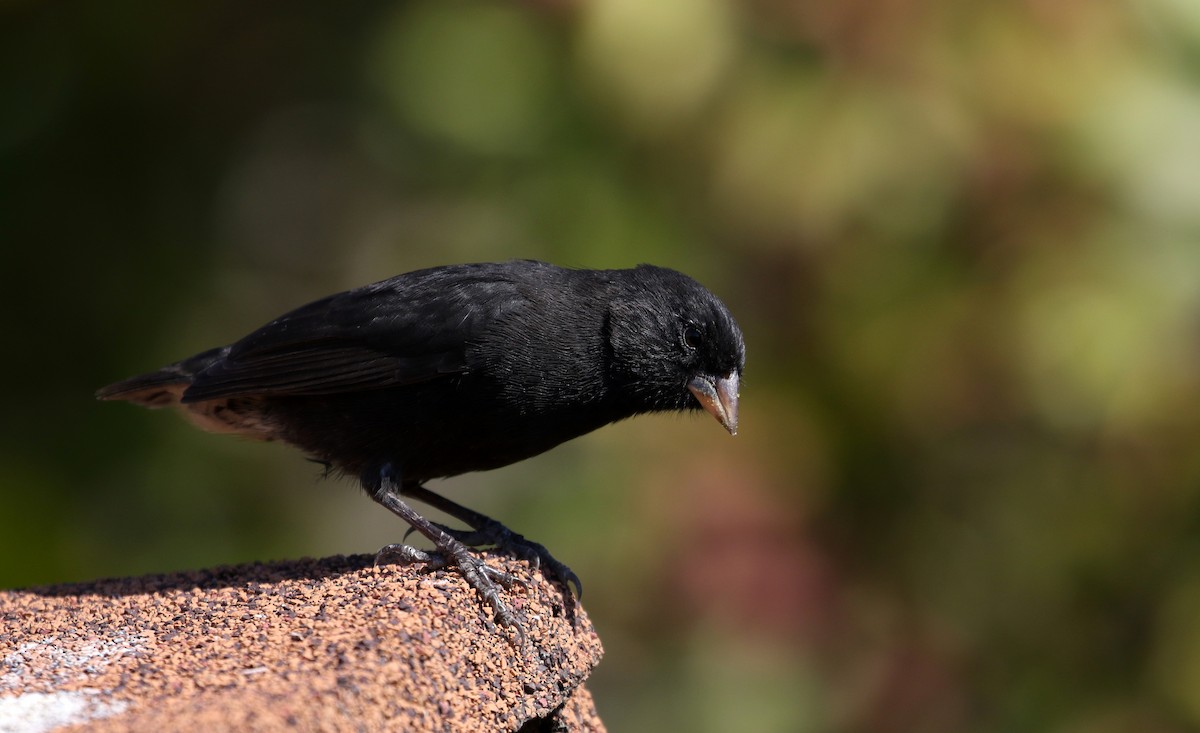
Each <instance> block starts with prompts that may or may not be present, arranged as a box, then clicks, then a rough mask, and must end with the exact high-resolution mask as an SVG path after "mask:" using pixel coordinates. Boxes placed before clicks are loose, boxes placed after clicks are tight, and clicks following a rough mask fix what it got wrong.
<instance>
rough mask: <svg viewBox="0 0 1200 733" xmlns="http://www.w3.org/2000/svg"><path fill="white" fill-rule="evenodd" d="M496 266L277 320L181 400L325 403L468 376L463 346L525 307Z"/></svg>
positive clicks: (403, 278) (349, 296)
mask: <svg viewBox="0 0 1200 733" xmlns="http://www.w3.org/2000/svg"><path fill="white" fill-rule="evenodd" d="M506 275H507V273H505V272H504V271H503V270H502V269H501V268H498V267H496V266H479V265H473V266H462V267H456V268H436V269H434V270H423V271H419V272H414V273H409V274H407V275H400V276H398V277H394V278H392V279H390V280H384V281H382V282H378V283H374V284H372V285H367V286H364V287H361V288H356V289H354V290H349V291H346V292H343V293H338V294H336V295H331V296H329V297H326V298H322V299H321V300H317V301H314V302H312V303H309V304H308V305H305V306H302V307H300V308H298V309H296V310H294V311H292V312H290V313H287V314H285V315H283V316H280V317H279V318H277V319H275V320H274V321H272V322H271V323H268V324H267V325H265V326H263V327H262V328H260V329H258V330H257V331H255V332H253V333H251V334H250V335H248V336H246V337H245V338H243V339H242V340H241V341H238V342H237V343H235V344H233V345H232V346H231V347H230V349H229V353H228V355H226V356H225V358H223V359H221V360H220V361H217V362H216V363H214V364H212V365H211V366H209V367H208V368H207V369H204V370H203V371H201V372H200V373H198V374H196V375H195V376H194V378H193V380H192V385H191V386H190V387H189V388H188V389H187V391H186V392H185V393H184V395H183V401H184V402H199V401H203V400H209V399H217V398H223V397H232V396H237V395H323V394H336V393H339V392H350V391H361V390H370V389H379V388H384V387H393V386H400V385H406V384H415V383H418V382H423V381H427V380H430V379H437V378H439V377H444V376H446V375H450V374H461V373H464V372H466V371H469V369H470V365H469V364H468V346H469V344H471V343H472V342H474V341H476V340H477V339H478V338H479V336H480V335H481V334H482V333H483V331H484V330H485V329H486V328H487V327H488V325H489V324H490V323H492V322H493V321H494V320H495V319H496V318H497V317H499V315H500V314H501V313H503V312H505V311H508V310H511V309H513V308H519V307H520V306H521V305H522V304H523V303H524V302H525V299H524V297H523V296H522V295H521V292H520V291H521V288H520V287H519V285H518V283H516V282H514V281H512V280H511V279H510V278H509V277H506Z"/></svg>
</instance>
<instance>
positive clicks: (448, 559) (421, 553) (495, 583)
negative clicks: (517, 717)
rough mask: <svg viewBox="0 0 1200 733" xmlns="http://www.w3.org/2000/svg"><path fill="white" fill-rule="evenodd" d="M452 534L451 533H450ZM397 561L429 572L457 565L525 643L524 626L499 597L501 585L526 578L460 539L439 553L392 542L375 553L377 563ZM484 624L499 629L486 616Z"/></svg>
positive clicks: (498, 619) (497, 617)
mask: <svg viewBox="0 0 1200 733" xmlns="http://www.w3.org/2000/svg"><path fill="white" fill-rule="evenodd" d="M447 534H449V533H447ZM390 562H398V563H401V564H405V565H412V564H417V563H420V564H423V565H424V566H425V567H424V570H425V571H426V572H435V571H438V570H444V569H446V568H449V567H453V568H456V569H457V570H458V572H459V573H461V574H462V576H463V578H464V579H465V580H466V581H467V585H469V586H471V587H472V588H474V589H475V592H476V593H478V594H479V597H480V598H482V599H483V601H484V602H485V603H486V604H488V605H489V606H490V607H491V609H492V614H493V617H494V618H495V620H496V622H498V623H499V624H500V625H501V626H503V627H505V628H509V629H512V630H513V632H514V633H515V634H516V636H517V641H518V642H520V643H524V641H525V627H524V626H523V625H522V624H521V622H520V620H519V619H518V618H517V616H516V614H515V613H513V611H512V609H510V608H509V607H508V605H507V604H506V603H505V602H504V599H503V598H501V597H500V587H501V586H502V587H504V588H505V589H511V588H512V587H513V586H514V585H524V584H525V583H524V581H522V580H521V579H520V578H518V577H517V576H515V575H512V574H511V573H506V572H504V571H502V570H497V569H495V568H493V567H492V566H490V565H488V564H487V563H486V562H484V561H483V558H480V557H478V556H476V555H475V554H473V553H472V552H471V550H470V549H469V548H468V547H467V546H466V545H464V544H463V543H462V542H460V541H458V540H454V541H453V542H452V543H446V545H445V546H444V547H443V548H441V549H439V550H438V551H436V552H427V551H425V550H420V549H418V548H416V547H413V546H412V545H405V544H392V545H386V546H385V547H382V548H380V550H379V552H377V553H375V565H376V566H378V565H380V564H386V563H390ZM484 623H485V624H487V627H488V630H490V631H493V632H494V631H496V624H495V623H493V622H492V621H491V620H490V619H488V618H487V617H484Z"/></svg>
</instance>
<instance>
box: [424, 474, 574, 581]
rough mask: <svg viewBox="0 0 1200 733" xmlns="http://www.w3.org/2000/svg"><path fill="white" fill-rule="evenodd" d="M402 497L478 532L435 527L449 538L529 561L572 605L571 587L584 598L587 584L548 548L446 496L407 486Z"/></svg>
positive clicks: (438, 525) (441, 526) (440, 526)
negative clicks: (446, 515) (445, 515)
mask: <svg viewBox="0 0 1200 733" xmlns="http://www.w3.org/2000/svg"><path fill="white" fill-rule="evenodd" d="M401 493H403V494H404V495H405V496H411V497H412V498H414V499H416V500H417V501H420V502H423V503H425V504H428V505H429V506H431V507H434V508H435V509H441V510H442V511H443V512H445V513H447V514H449V515H450V516H452V517H454V518H455V519H458V520H460V521H462V522H465V523H466V524H467V526H469V527H470V528H471V529H473V530H474V531H473V532H465V531H463V530H457V529H451V528H449V527H446V526H443V525H440V524H436V523H431V524H434V525H435V526H437V527H438V528H439V529H441V530H442V531H443V532H445V533H446V534H449V535H451V536H452V537H454V538H456V539H458V540H460V541H461V542H462V543H463V544H466V545H470V546H471V547H482V546H491V547H496V548H498V549H500V550H501V551H503V552H506V553H509V554H511V555H514V556H516V557H517V558H518V559H521V560H525V561H526V562H528V563H529V564H530V565H532V566H534V567H535V568H542V571H543V572H544V573H546V574H547V575H549V576H550V579H551V580H553V581H555V582H557V583H558V584H559V585H561V586H562V587H563V590H564V591H565V594H564V595H565V596H566V602H567V603H568V604H570V603H572V602H573V600H574V599H573V598H572V597H571V585H574V586H575V595H576V596H578V597H580V598H582V597H583V584H582V583H581V582H580V580H579V576H578V575H576V574H575V573H574V572H573V571H572V570H571V568H569V567H567V566H566V565H564V564H562V563H561V562H559V561H558V560H556V559H555V558H554V556H553V555H551V554H550V551H549V550H547V549H546V548H545V547H544V546H542V545H540V544H538V543H537V542H533V541H532V540H527V539H525V538H524V537H523V536H521V535H519V534H517V533H516V532H513V531H512V530H510V529H509V528H508V527H505V526H504V525H503V524H501V523H500V522H497V521H496V520H494V519H492V518H491V517H488V516H485V515H483V514H480V513H479V512H477V511H474V510H473V509H468V508H467V507H465V506H463V505H461V504H457V503H455V502H453V501H450V500H449V499H447V498H446V497H444V496H441V495H439V494H435V493H433V492H432V491H430V490H429V489H427V488H425V487H424V486H419V485H414V486H403V487H401Z"/></svg>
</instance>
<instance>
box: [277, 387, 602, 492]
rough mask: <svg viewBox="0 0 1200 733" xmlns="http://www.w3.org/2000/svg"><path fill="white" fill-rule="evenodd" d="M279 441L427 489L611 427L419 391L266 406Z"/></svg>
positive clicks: (587, 417)
mask: <svg viewBox="0 0 1200 733" xmlns="http://www.w3.org/2000/svg"><path fill="white" fill-rule="evenodd" d="M266 409H267V410H268V411H269V413H270V415H269V419H270V421H271V422H272V424H274V425H276V426H277V429H278V435H279V437H280V438H281V439H282V440H284V441H286V442H288V443H290V444H292V445H295V446H297V447H298V448H300V449H301V450H303V451H305V452H306V453H308V454H309V455H311V456H313V457H315V458H318V459H320V460H322V461H327V462H329V463H330V464H332V465H333V466H334V467H336V468H338V469H340V470H342V471H345V472H346V473H348V474H352V475H363V474H364V473H371V472H373V471H376V470H378V469H379V468H380V467H381V466H383V465H384V464H391V465H392V466H393V467H394V468H398V469H399V471H400V474H401V477H402V479H403V480H406V481H409V480H411V481H425V480H428V479H433V478H442V477H446V476H455V475H458V474H461V473H468V472H471V471H486V470H490V469H493V468H500V467H502V466H507V465H510V464H512V463H516V462H518V461H521V460H524V459H526V458H529V457H532V456H535V455H538V454H539V453H543V452H545V451H547V450H549V449H551V448H553V447H555V446H557V445H559V444H561V443H564V442H566V441H568V440H571V439H572V438H576V437H578V436H580V435H583V434H585V433H588V432H591V431H592V430H595V429H596V428H598V427H600V426H601V425H604V424H605V423H608V422H611V419H610V418H607V417H606V416H604V415H601V414H599V413H598V412H597V411H589V410H580V409H577V408H572V409H562V410H546V409H543V410H540V411H532V412H531V411H522V410H519V409H513V408H511V407H508V406H506V405H503V404H498V403H496V402H495V401H493V400H491V399H489V397H488V396H479V395H470V394H467V393H464V392H445V391H441V392H440V393H435V394H431V393H429V391H426V392H424V393H423V392H420V391H417V390H406V389H401V390H378V391H375V392H366V393H357V394H348V395H332V396H322V397H289V398H273V399H269V400H267V403H266Z"/></svg>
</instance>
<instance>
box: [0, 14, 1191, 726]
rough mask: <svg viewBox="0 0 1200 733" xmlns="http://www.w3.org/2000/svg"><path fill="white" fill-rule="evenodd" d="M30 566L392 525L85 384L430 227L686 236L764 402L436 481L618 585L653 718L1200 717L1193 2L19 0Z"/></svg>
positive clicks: (1, 165)
mask: <svg viewBox="0 0 1200 733" xmlns="http://www.w3.org/2000/svg"><path fill="white" fill-rule="evenodd" d="M0 247H2V248H3V249H2V250H0V251H2V253H3V261H2V262H0V306H2V307H0V337H2V343H3V347H2V348H0V352H2V356H0V369H2V370H3V371H2V375H3V385H4V395H3V407H2V408H0V585H3V586H5V587H15V586H20V585H25V584H33V583H46V582H56V581H67V580H79V579H86V578H92V577H98V576H111V575H124V574H136V573H144V572H161V571H169V570H174V569H181V568H191V567H200V566H208V565H214V564H218V563H236V562H242V561H249V560H257V559H269V558H284V557H296V556H301V555H322V554H332V553H355V552H373V551H374V550H375V549H377V548H378V547H379V546H381V545H383V544H385V543H388V542H391V541H394V540H396V539H397V535H398V534H399V533H400V531H401V529H402V528H401V527H399V526H398V522H397V521H395V520H393V519H392V518H391V517H390V516H388V515H387V513H386V512H383V511H382V510H380V509H379V508H378V507H376V506H374V505H373V504H372V503H371V502H370V501H369V500H368V499H367V498H365V497H364V496H362V495H361V493H360V492H359V491H358V490H357V489H356V488H355V487H354V486H353V485H351V484H349V483H347V482H338V481H323V480H321V479H320V478H319V471H318V470H317V468H316V467H314V466H313V465H312V464H309V463H307V462H305V461H304V460H302V459H301V458H300V456H299V455H298V454H296V453H294V452H292V451H291V450H289V449H286V448H283V447H279V446H271V445H259V444H250V443H245V442H241V441H238V440H233V439H228V438H223V437H215V436H211V435H205V434H202V433H200V432H199V431H196V430H194V429H193V428H191V427H190V426H188V425H186V424H185V423H184V422H183V421H182V420H180V419H178V418H177V417H176V416H174V415H170V414H161V413H160V414H155V413H151V412H147V411H143V410H140V409H136V408H133V407H130V406H126V405H120V404H98V403H96V402H94V401H93V399H92V393H93V391H94V390H95V389H96V388H97V387H99V386H101V385H103V384H105V383H107V382H110V381H114V380H117V379H120V378H123V377H126V376H129V375H131V374H134V373H138V372H141V371H146V370H149V369H152V368H155V367H158V366H160V365H162V364H165V363H168V362H170V361H174V360H175V359H177V358H180V357H183V356H186V355H189V354H191V353H193V352H196V351H199V350H201V349H204V348H208V347H210V346H213V345H217V344H221V343H225V342H227V341H229V340H231V339H233V338H235V337H237V336H240V335H242V334H243V333H244V332H247V331H249V330H250V329H252V328H254V327H256V326H257V325H259V324H261V323H262V322H265V321H267V320H269V319H270V318H272V317H274V316H275V315H278V314H279V313H281V312H283V311H284V310H287V309H290V308H291V307H294V306H296V305H299V304H301V303H304V302H306V301H308V300H310V299H312V298H315V297H318V296H321V295H324V294H326V293H329V292H333V291H335V290H340V289H343V288H347V287H351V286H354V285H359V284H362V283H366V282H370V281H373V280H377V279H381V278H383V277H386V276H389V275H391V274H395V273H398V272H402V271H405V270H409V269H413V268H417V267H422V266H427V265H434V264H442V263H447V262H456V261H472V260H496V259H508V258H513V257H531V258H540V259H548V260H552V261H554V262H557V263H560V264H566V265H577V266H586V267H619V266H628V265H632V264H635V263H638V262H655V263H659V264H664V265H668V266H673V267H676V268H678V269H681V270H685V271H687V272H688V273H690V274H692V275H694V276H695V277H697V278H698V279H700V280H701V281H702V282H705V283H706V284H708V285H709V286H710V287H711V288H712V289H713V290H715V291H716V292H717V293H718V294H720V295H721V296H722V297H723V298H724V299H725V300H726V302H727V303H728V304H729V305H730V307H731V308H732V310H733V311H734V312H735V314H736V315H737V316H738V318H739V319H740V321H741V323H742V325H743V328H744V330H745V332H746V340H747V343H748V352H749V360H748V367H747V374H746V379H745V384H744V389H743V407H742V432H741V434H740V435H738V436H737V438H735V439H731V438H730V437H729V436H728V435H726V434H724V432H723V431H722V430H721V429H720V428H719V426H717V425H716V423H715V422H713V421H712V420H711V419H709V418H707V416H698V417H693V418H690V419H685V418H679V417H656V418H643V419H639V420H636V421H631V422H628V423H625V424H622V425H619V426H615V427H610V428H606V429H604V430H601V431H599V432H598V433H596V434H594V435H591V436H588V437H586V438H583V439H580V440H578V441H575V442H574V443H571V444H568V445H567V446H564V447H563V448H560V449H558V450H556V451H554V452H552V453H550V454H547V455H545V456H543V457H540V458H537V459H535V460H532V461H529V462H527V463H525V464H522V465H518V466H515V467H511V468H508V469H505V470H502V471H496V472H493V473H489V474H486V475H472V476H467V477H463V478H460V479H457V480H454V481H449V482H445V483H443V484H440V485H437V486H435V488H439V487H440V488H442V489H444V490H445V491H446V492H447V493H448V494H450V495H451V496H453V497H454V498H457V499H459V500H461V501H464V502H466V503H468V504H470V505H472V506H475V507H478V508H479V509H481V510H482V511H485V512H488V513H490V514H493V515H495V516H497V517H499V518H500V519H502V520H504V521H505V522H507V523H508V524H510V525H511V526H513V527H515V528H516V529H517V530H518V531H522V532H524V533H526V534H527V535H529V536H531V537H534V538H536V539H538V540H540V541H542V542H544V543H545V544H547V545H548V546H550V547H551V548H553V549H554V552H555V553H556V554H557V555H558V557H559V558H561V559H562V560H564V561H566V562H567V563H568V564H570V565H572V566H573V567H574V569H575V570H576V571H578V573H579V574H580V575H581V576H582V577H583V578H584V580H585V585H586V590H587V592H586V595H585V601H586V603H587V608H588V609H589V611H590V613H591V614H592V617H593V618H594V620H595V622H596V625H597V627H598V628H599V629H600V632H601V634H602V636H603V638H604V640H605V642H606V647H607V650H608V656H607V658H606V660H605V661H604V663H603V664H602V665H601V667H600V668H599V669H598V670H597V672H596V674H595V677H594V680H593V682H592V683H591V687H592V689H593V691H594V693H595V694H596V697H597V698H598V704H599V707H600V711H601V713H602V715H603V716H604V717H605V719H606V720H607V722H608V724H609V725H610V727H611V728H612V729H613V730H619V731H659V730H689V731H701V732H704V731H714V732H715V731H728V730H754V731H852V732H859V731H861V732H862V733H875V732H886V731H897V732H900V731H906V732H907V731H918V732H920V731H930V732H933V731H1013V730H1020V731H1061V732H1062V733H1077V732H1083V731H1088V732H1089V733H1090V732H1092V731H1098V732H1100V733H1106V732H1110V731H1111V732H1114V733H1115V732H1117V731H1154V732H1163V733H1170V732H1172V731H1189V730H1197V729H1200V3H1196V2H1194V0H1140V1H1139V2H1132V1H1131V2H1120V1H1118V0H1112V1H1109V2H1103V1H1101V2H1080V1H1077V0H1013V1H1011V2H962V1H961V0H875V1H874V2H871V1H869V0H850V1H849V2H840V3H823V2H811V1H806V0H798V1H794V2H787V1H785V0H746V1H744V2H723V1H722V0H654V2H644V1H643V0H577V1H574V2H570V1H567V0H562V1H553V0H547V1H546V2H515V1H514V2H501V1H499V0H496V1H495V2H437V1H435V0H425V1H419V2H391V1H389V2H382V1H380V0H367V1H364V2H357V3H328V2H318V1H316V0H299V1H292V2H278V1H275V2H270V1H268V2H257V3H245V2H231V1H229V0H206V1H205V2H198V1H197V0H176V1H175V2H169V3H144V2H129V1H128V0H109V1H108V2H103V3H85V2H38V1H37V0H17V1H16V2H8V3H4V4H3V7H2V8H0Z"/></svg>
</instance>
